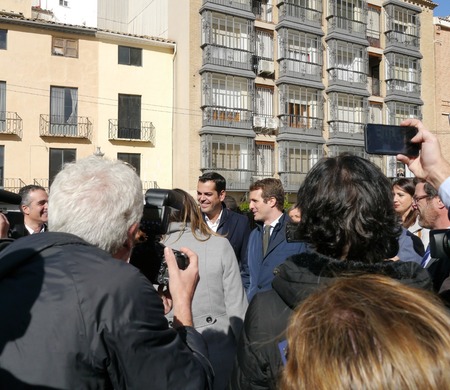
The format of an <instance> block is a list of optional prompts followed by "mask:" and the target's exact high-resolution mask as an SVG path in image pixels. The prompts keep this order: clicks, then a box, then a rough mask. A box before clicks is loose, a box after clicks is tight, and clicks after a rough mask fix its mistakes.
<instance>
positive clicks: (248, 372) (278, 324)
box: [229, 253, 431, 390]
mask: <svg viewBox="0 0 450 390" xmlns="http://www.w3.org/2000/svg"><path fill="white" fill-rule="evenodd" d="M350 272H354V273H371V274H382V275H386V276H389V277H392V278H394V279H398V280H400V281H401V282H402V283H405V284H408V285H411V286H416V287H420V288H424V289H428V290H430V289H431V280H430V277H429V274H428V272H427V271H426V270H424V269H423V268H421V267H420V265H419V264H417V263H412V262H400V261H398V262H393V261H386V262H381V263H376V264H366V263H363V262H356V261H342V260H336V259H332V258H328V257H325V256H322V255H319V254H317V253H302V254H299V255H294V256H291V257H290V258H288V259H287V260H286V261H285V262H284V263H283V264H281V265H280V266H278V268H277V270H276V273H277V276H275V278H274V280H273V282H272V287H273V290H270V291H266V292H262V293H259V294H256V295H255V297H254V298H253V300H252V301H251V303H250V306H249V308H248V310H247V313H246V316H245V321H244V328H243V330H242V333H241V337H240V340H239V343H238V351H237V356H236V359H235V364H234V368H233V374H232V377H231V382H230V386H229V387H230V389H249V390H250V389H251V390H261V389H276V383H277V379H278V377H279V373H280V368H281V367H282V360H281V353H280V350H279V343H280V342H282V341H283V340H285V338H286V335H285V331H286V328H287V326H288V322H289V317H290V316H291V314H292V312H293V310H294V309H295V307H296V306H297V305H298V304H299V303H300V302H301V301H302V300H304V299H305V298H306V297H308V296H309V295H310V294H311V293H313V292H315V291H316V290H317V289H318V288H319V287H320V286H323V285H325V284H327V283H330V281H332V280H333V279H334V278H335V277H337V276H339V275H341V274H348V273H350Z"/></svg>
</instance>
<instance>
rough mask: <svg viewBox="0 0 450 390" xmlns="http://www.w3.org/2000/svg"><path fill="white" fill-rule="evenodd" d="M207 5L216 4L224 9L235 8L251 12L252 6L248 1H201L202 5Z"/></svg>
mask: <svg viewBox="0 0 450 390" xmlns="http://www.w3.org/2000/svg"><path fill="white" fill-rule="evenodd" d="M208 3H212V4H218V5H221V6H224V7H230V8H236V9H239V10H243V11H250V12H251V10H252V4H251V1H250V0H203V5H206V4H208Z"/></svg>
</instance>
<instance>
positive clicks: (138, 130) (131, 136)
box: [108, 119, 155, 145]
mask: <svg viewBox="0 0 450 390" xmlns="http://www.w3.org/2000/svg"><path fill="white" fill-rule="evenodd" d="M139 124H140V127H138V126H139ZM139 124H138V125H137V126H135V127H126V126H121V125H119V121H118V120H117V119H110V120H109V134H108V137H109V139H110V140H123V141H140V142H150V143H152V144H153V145H155V126H153V123H152V122H140V123H139Z"/></svg>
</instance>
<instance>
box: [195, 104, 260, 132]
mask: <svg viewBox="0 0 450 390" xmlns="http://www.w3.org/2000/svg"><path fill="white" fill-rule="evenodd" d="M203 126H220V127H233V128H239V129H251V128H252V111H250V110H244V109H238V108H228V107H218V106H209V107H204V108H203Z"/></svg>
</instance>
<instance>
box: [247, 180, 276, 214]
mask: <svg viewBox="0 0 450 390" xmlns="http://www.w3.org/2000/svg"><path fill="white" fill-rule="evenodd" d="M257 190H261V197H262V198H263V200H264V201H267V200H269V199H270V198H272V197H273V198H275V199H276V201H277V205H276V207H277V209H278V210H280V211H283V208H284V188H283V184H282V183H281V180H279V179H274V178H273V177H268V178H265V179H261V180H257V181H255V182H254V183H253V184H252V185H251V186H250V188H249V191H257Z"/></svg>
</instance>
